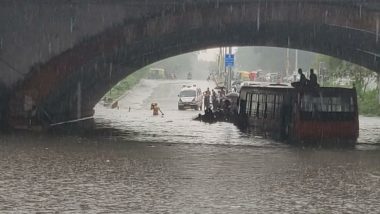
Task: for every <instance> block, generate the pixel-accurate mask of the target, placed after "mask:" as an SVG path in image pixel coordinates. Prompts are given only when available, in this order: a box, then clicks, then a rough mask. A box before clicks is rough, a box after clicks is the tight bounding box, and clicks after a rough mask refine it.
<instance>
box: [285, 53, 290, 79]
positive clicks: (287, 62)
mask: <svg viewBox="0 0 380 214" xmlns="http://www.w3.org/2000/svg"><path fill="white" fill-rule="evenodd" d="M289 67H290V63H289V48H287V49H286V70H285V72H286V73H285V75H286V76H289Z"/></svg>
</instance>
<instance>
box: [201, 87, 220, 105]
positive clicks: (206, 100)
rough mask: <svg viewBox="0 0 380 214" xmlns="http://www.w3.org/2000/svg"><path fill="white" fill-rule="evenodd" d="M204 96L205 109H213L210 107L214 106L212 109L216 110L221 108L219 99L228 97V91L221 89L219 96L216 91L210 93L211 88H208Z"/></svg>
mask: <svg viewBox="0 0 380 214" xmlns="http://www.w3.org/2000/svg"><path fill="white" fill-rule="evenodd" d="M203 96H204V105H205V109H208V108H211V106H210V105H211V104H212V108H213V109H214V110H216V109H217V108H218V107H220V99H219V98H223V97H224V96H226V91H225V90H224V88H221V90H220V91H219V95H218V94H217V92H216V91H215V90H214V89H212V90H211V91H210V88H207V90H206V91H205V92H204V93H203ZM210 99H211V100H210ZM210 101H211V102H210Z"/></svg>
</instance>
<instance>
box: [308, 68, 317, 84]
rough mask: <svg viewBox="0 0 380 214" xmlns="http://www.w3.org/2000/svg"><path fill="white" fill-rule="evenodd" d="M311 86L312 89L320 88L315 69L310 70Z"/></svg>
mask: <svg viewBox="0 0 380 214" xmlns="http://www.w3.org/2000/svg"><path fill="white" fill-rule="evenodd" d="M309 86H310V87H318V86H319V85H318V82H317V75H315V73H314V69H310V81H309Z"/></svg>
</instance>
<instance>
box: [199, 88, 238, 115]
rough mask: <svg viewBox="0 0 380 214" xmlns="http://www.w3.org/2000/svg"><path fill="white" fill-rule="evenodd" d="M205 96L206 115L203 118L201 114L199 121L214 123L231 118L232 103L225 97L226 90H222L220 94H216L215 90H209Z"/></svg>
mask: <svg viewBox="0 0 380 214" xmlns="http://www.w3.org/2000/svg"><path fill="white" fill-rule="evenodd" d="M203 95H204V105H205V114H204V115H203V116H202V115H201V114H199V117H198V118H199V119H201V120H204V121H209V122H213V121H225V120H228V119H229V118H230V115H231V109H232V107H231V106H232V104H231V101H230V100H229V99H227V98H226V97H225V96H226V91H225V90H224V88H221V90H220V91H218V92H216V91H215V90H214V89H212V90H211V91H210V89H209V88H207V90H206V91H205V92H204V93H203ZM210 99H211V102H210ZM211 104H212V107H211Z"/></svg>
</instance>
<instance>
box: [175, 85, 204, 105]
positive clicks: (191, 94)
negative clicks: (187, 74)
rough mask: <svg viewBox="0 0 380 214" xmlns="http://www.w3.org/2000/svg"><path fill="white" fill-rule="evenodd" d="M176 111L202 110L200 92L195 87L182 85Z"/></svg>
mask: <svg viewBox="0 0 380 214" xmlns="http://www.w3.org/2000/svg"><path fill="white" fill-rule="evenodd" d="M178 97H179V99H178V110H185V109H195V110H202V101H203V95H202V90H201V89H200V88H197V87H196V85H190V86H186V85H184V86H183V87H182V89H181V91H180V92H179V95H178Z"/></svg>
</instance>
